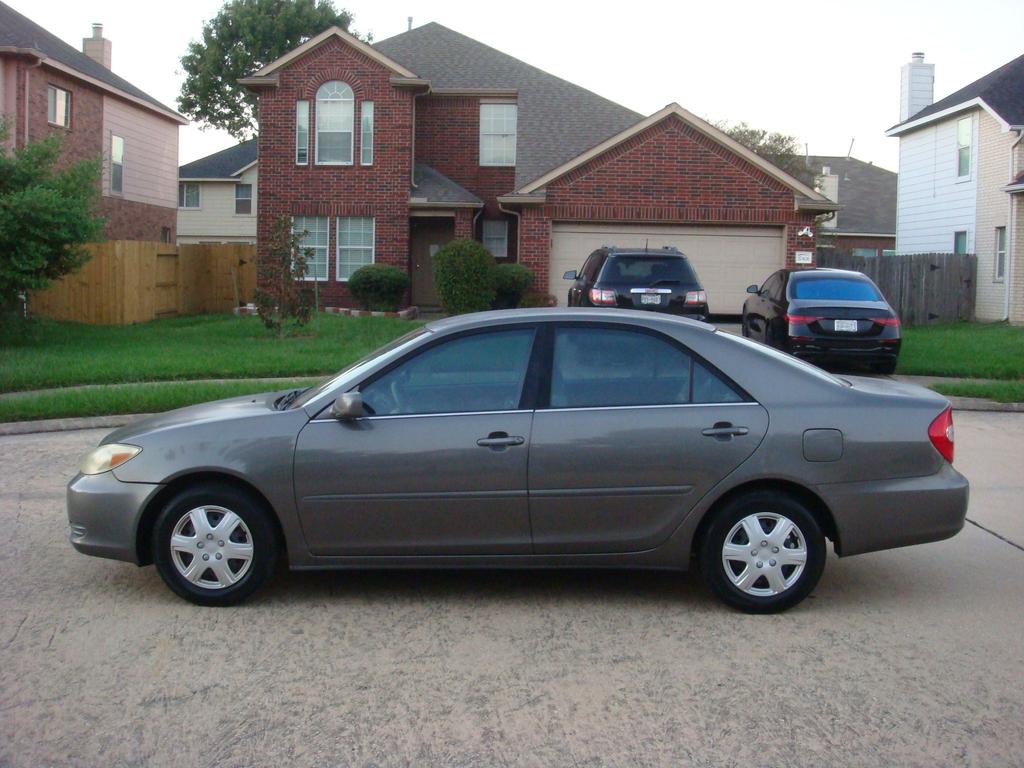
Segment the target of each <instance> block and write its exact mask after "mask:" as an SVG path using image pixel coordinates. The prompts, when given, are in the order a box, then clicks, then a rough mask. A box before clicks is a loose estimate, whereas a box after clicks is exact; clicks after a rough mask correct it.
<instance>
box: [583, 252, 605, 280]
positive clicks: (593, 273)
mask: <svg viewBox="0 0 1024 768" xmlns="http://www.w3.org/2000/svg"><path fill="white" fill-rule="evenodd" d="M600 265H601V252H600V251H594V252H593V253H592V254H590V256H588V257H587V260H586V262H584V264H583V269H582V270H580V274H582V275H583V276H584V277H586V278H587V280H588V281H589V282H594V278H596V277H597V270H598V267H600Z"/></svg>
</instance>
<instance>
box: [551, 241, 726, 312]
mask: <svg viewBox="0 0 1024 768" xmlns="http://www.w3.org/2000/svg"><path fill="white" fill-rule="evenodd" d="M563 277H564V278H565V279H566V280H573V281H575V282H573V284H572V287H571V288H570V289H569V306H570V307H618V308H619V309H650V310H654V311H656V312H668V313H671V314H673V315H686V316H687V317H692V318H693V319H695V320H706V319H707V316H708V295H707V293H706V292H705V291H704V288H703V287H702V286H701V284H700V280H699V279H698V278H697V273H696V272H695V271H694V269H693V266H692V265H691V264H690V260H689V259H687V258H686V256H684V255H683V254H682V253H681V252H680V251H679V250H678V249H676V248H670V247H665V248H657V249H648V248H643V249H640V248H615V247H610V246H605V247H604V248H598V249H597V250H596V251H594V252H593V253H592V254H590V256H588V257H587V260H586V261H585V262H584V264H583V268H582V269H580V270H579V271H578V272H577V271H576V270H574V269H573V270H570V271H568V272H566V273H565V274H564V275H563Z"/></svg>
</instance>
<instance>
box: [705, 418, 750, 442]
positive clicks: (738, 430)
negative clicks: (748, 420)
mask: <svg viewBox="0 0 1024 768" xmlns="http://www.w3.org/2000/svg"><path fill="white" fill-rule="evenodd" d="M749 432H750V430H749V429H747V428H746V427H734V426H733V425H732V424H730V423H729V422H727V421H719V422H716V423H715V426H713V427H708V428H707V429H702V430H701V431H700V433H701V434H702V435H704V437H713V438H715V439H717V440H732V439H733V438H734V437H742V436H743V435H745V434H747V433H749Z"/></svg>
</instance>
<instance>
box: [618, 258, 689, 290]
mask: <svg viewBox="0 0 1024 768" xmlns="http://www.w3.org/2000/svg"><path fill="white" fill-rule="evenodd" d="M598 282H602V283H613V284H617V285H655V284H657V283H696V282H697V277H696V275H694V274H693V270H692V269H691V268H690V262H688V261H687V260H686V259H684V258H680V257H679V256H613V257H612V258H610V259H608V261H607V263H606V264H605V265H604V269H602V270H601V276H600V277H599V278H598Z"/></svg>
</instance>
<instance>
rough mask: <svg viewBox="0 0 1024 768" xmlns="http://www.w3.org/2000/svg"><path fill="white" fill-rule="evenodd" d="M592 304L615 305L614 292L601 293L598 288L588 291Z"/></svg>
mask: <svg viewBox="0 0 1024 768" xmlns="http://www.w3.org/2000/svg"><path fill="white" fill-rule="evenodd" d="M590 301H591V303H592V304H615V291H602V290H601V289H600V288H591V289H590Z"/></svg>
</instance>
